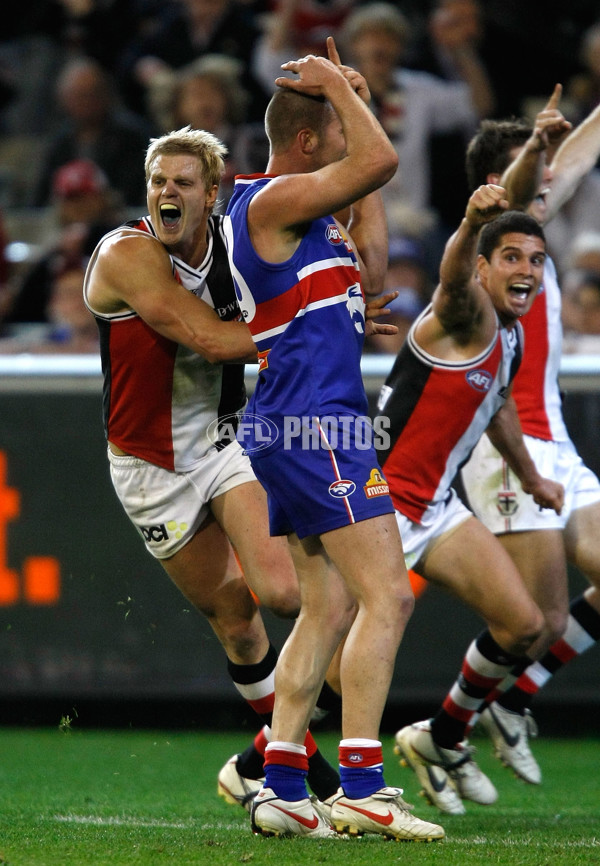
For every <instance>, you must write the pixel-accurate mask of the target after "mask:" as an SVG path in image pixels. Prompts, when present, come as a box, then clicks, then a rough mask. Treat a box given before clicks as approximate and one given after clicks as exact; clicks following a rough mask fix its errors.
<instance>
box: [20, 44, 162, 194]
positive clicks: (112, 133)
mask: <svg viewBox="0 0 600 866" xmlns="http://www.w3.org/2000/svg"><path fill="white" fill-rule="evenodd" d="M56 98H57V101H58V105H59V108H60V109H61V110H62V112H63V113H64V121H63V123H62V125H61V128H60V129H59V130H58V131H57V132H56V133H55V134H54V135H53V136H51V138H50V140H49V141H48V146H47V150H46V153H45V159H44V160H43V163H42V167H41V172H40V180H39V184H38V188H37V191H36V193H35V195H34V204H35V205H36V206H40V207H43V206H45V205H48V204H49V203H50V199H51V191H52V176H53V174H54V172H55V171H56V170H57V169H58V168H59V167H60V166H62V165H64V164H65V163H67V162H70V161H71V160H74V159H92V160H93V161H94V162H96V163H97V165H99V166H100V168H101V169H102V170H103V171H104V172H105V174H106V176H107V177H108V179H109V181H110V184H111V186H112V187H114V188H115V189H116V190H118V191H119V192H120V193H121V195H122V197H123V202H124V204H125V205H126V206H127V207H136V206H138V205H143V204H144V195H145V191H144V175H143V172H142V171H141V169H140V161H141V160H142V158H143V155H144V152H145V148H146V145H147V142H148V138H149V135H150V132H151V129H150V127H149V125H148V124H146V122H145V121H143V120H141V119H140V118H138V117H136V116H135V115H132V114H131V113H130V112H127V111H124V110H123V109H122V108H121V107H120V105H119V100H118V98H117V94H116V93H115V90H114V85H113V82H112V80H111V78H110V77H109V75H108V74H107V73H106V72H105V71H104V70H103V69H102V67H101V66H100V64H99V63H98V62H97V61H95V60H92V59H91V58H86V57H80V58H77V59H75V60H72V61H69V62H68V63H67V64H66V65H65V66H64V67H63V69H62V71H61V73H60V75H59V78H58V81H57V84H56Z"/></svg>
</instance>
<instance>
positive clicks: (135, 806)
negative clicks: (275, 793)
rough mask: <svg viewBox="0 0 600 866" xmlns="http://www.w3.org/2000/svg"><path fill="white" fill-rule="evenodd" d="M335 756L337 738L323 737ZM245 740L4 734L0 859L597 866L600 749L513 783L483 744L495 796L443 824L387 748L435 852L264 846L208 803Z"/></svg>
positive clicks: (549, 744) (384, 846)
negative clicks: (431, 824) (427, 824)
mask: <svg viewBox="0 0 600 866" xmlns="http://www.w3.org/2000/svg"><path fill="white" fill-rule="evenodd" d="M318 739H319V742H320V745H321V750H322V751H323V752H324V754H326V755H327V756H328V757H329V758H330V759H331V760H334V761H335V756H336V745H337V737H336V736H335V735H334V734H331V733H326V734H323V735H322V736H320V737H318ZM248 742H249V739H248V738H247V737H246V736H244V734H242V733H239V734H236V733H215V732H210V733H204V732H194V733H191V732H181V731H177V732H167V731H157V732H148V731H143V732H132V731H129V732H122V731H89V730H77V729H76V728H73V727H72V728H71V729H70V730H60V729H59V728H58V727H57V728H55V729H53V730H50V729H42V730H37V729H23V730H16V729H2V728H0V864H3V866H6V864H10V866H55V864H56V866H79V864H81V866H96V864H98V866H100V864H102V866H128V864H138V866H155V864H157V866H160V864H163V863H175V864H177V866H188V864H202V866H233V864H253V866H263V864H264V866H269V864H277V866H288V864H290V866H295V864H304V866H316V864H328V866H354V864H356V866H379V864H398V863H402V864H407V863H410V864H440V866H469V864H486V866H487V864H501V866H513V864H514V866H517V864H518V866H565V864H586V866H590V864H600V797H599V795H598V793H597V785H598V768H599V756H600V742H599V741H598V740H589V739H588V740H576V741H575V740H544V739H539V740H537V741H536V743H535V752H536V755H537V756H538V758H539V761H540V764H541V766H542V769H543V773H544V784H543V786H542V787H540V788H533V787H531V786H527V785H525V784H524V783H522V782H519V781H517V780H515V779H514V778H513V777H512V775H511V774H510V773H509V771H508V770H506V769H504V768H502V767H501V766H500V765H499V764H498V763H497V761H495V760H494V759H493V758H492V757H491V754H490V746H489V743H488V741H486V740H483V739H478V740H476V741H475V743H476V745H477V746H478V753H477V758H478V760H479V763H480V765H481V766H482V768H483V769H484V770H485V771H486V772H488V773H489V775H490V776H491V777H492V779H493V780H494V782H495V783H496V786H497V787H498V790H499V792H500V798H499V800H498V803H497V804H495V805H494V806H488V807H482V806H476V805H473V804H469V805H468V806H467V814H466V815H464V816H454V817H450V816H443V817H442V816H440V815H439V814H438V813H437V811H436V810H434V809H433V808H432V807H430V806H428V805H427V804H425V802H424V801H423V800H422V799H421V798H420V797H418V796H417V786H416V780H415V778H414V777H413V776H412V774H411V773H410V771H408V770H406V769H404V768H401V767H400V766H399V765H398V764H397V761H396V758H395V757H394V755H393V752H392V743H391V738H390V737H386V740H385V759H386V780H387V782H388V784H394V785H400V786H402V787H404V789H405V797H406V798H407V799H408V800H411V801H412V802H415V803H416V804H417V807H416V811H417V814H419V815H420V816H422V817H426V818H428V819H429V820H436V821H439V822H440V823H442V824H443V826H444V827H445V829H446V833H447V839H446V841H445V842H443V843H431V844H423V843H410V842H409V843H394V842H386V841H384V840H383V839H382V838H379V837H375V836H369V837H366V836H365V837H363V838H362V839H350V840H343V839H342V840H337V839H336V840H331V841H330V840H323V841H320V842H319V841H316V840H307V839H304V840H302V839H291V840H284V839H263V838H262V837H255V836H253V835H252V834H251V832H250V829H249V819H248V816H247V815H246V813H245V812H244V811H243V810H242V809H241V808H238V807H234V806H229V805H227V804H226V803H225V802H223V801H222V800H221V799H219V798H218V797H217V796H216V776H217V773H218V770H219V769H220V767H221V765H222V764H223V763H224V762H225V760H226V759H227V758H228V757H229V756H230V755H231V754H233V753H234V752H236V751H239V750H240V749H242V748H244V747H245V746H246V745H247V743H248Z"/></svg>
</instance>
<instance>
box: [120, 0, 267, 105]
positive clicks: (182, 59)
mask: <svg viewBox="0 0 600 866" xmlns="http://www.w3.org/2000/svg"><path fill="white" fill-rule="evenodd" d="M259 32H260V31H259V29H258V26H257V24H256V23H255V16H254V14H253V12H252V10H251V9H250V8H249V7H246V6H244V5H242V4H240V3H238V2H237V0H180V2H178V3H170V4H168V5H167V6H166V7H165V11H164V14H163V15H162V17H161V18H160V19H159V21H158V24H157V26H156V27H155V28H154V29H153V30H152V31H151V32H150V33H149V34H145V33H142V34H141V35H140V34H138V35H137V36H136V37H135V38H134V39H133V40H132V41H131V43H130V44H129V46H128V47H127V48H126V49H125V51H124V53H123V57H122V61H121V64H120V73H121V76H122V78H121V80H122V81H123V87H124V92H125V94H126V97H127V99H128V100H129V103H130V104H132V105H134V106H135V107H136V110H138V111H144V110H145V105H146V92H147V89H148V87H149V86H150V84H151V82H152V80H153V78H154V77H155V75H157V74H161V73H164V72H165V71H168V70H173V69H180V68H181V67H183V66H187V64H188V63H191V62H192V61H194V60H197V59H198V58H199V57H202V56H204V55H206V54H226V55H227V56H229V57H234V58H236V59H237V60H238V61H240V62H241V63H242V66H243V69H244V84H245V87H246V88H247V90H248V92H249V93H250V96H251V99H250V103H249V107H248V109H249V117H250V119H252V120H256V121H258V120H262V117H263V114H264V109H265V106H266V103H267V98H268V97H267V94H266V93H265V92H264V91H263V89H262V88H261V86H260V85H259V84H258V83H257V82H256V80H255V79H254V78H253V76H252V74H251V72H250V58H251V56H252V50H253V46H254V43H255V42H256V39H257V37H258V35H259Z"/></svg>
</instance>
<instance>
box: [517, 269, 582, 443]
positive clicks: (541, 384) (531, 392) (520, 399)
mask: <svg viewBox="0 0 600 866" xmlns="http://www.w3.org/2000/svg"><path fill="white" fill-rule="evenodd" d="M521 324H522V325H523V330H524V332H525V346H524V351H523V361H522V363H521V367H520V368H519V372H518V373H517V375H516V376H515V381H514V383H513V391H512V394H513V397H514V398H515V402H516V404H517V409H518V411H519V420H520V421H521V427H522V428H523V433H526V434H527V435H528V436H534V437H535V438H536V439H546V440H553V441H555V442H566V441H567V440H568V439H569V434H568V432H567V428H566V426H565V422H564V420H563V415H562V406H561V396H560V390H559V385H558V372H559V368H560V359H561V353H562V338H563V333H562V322H561V296H560V288H559V286H558V281H557V278H556V269H555V267H554V263H553V262H552V260H551V259H550V258H547V259H546V263H545V265H544V278H543V281H542V286H541V288H540V291H539V293H538V295H537V297H536V299H535V301H534V302H533V306H532V307H531V310H530V311H529V312H528V313H527V315H526V316H523V318H522V320H521Z"/></svg>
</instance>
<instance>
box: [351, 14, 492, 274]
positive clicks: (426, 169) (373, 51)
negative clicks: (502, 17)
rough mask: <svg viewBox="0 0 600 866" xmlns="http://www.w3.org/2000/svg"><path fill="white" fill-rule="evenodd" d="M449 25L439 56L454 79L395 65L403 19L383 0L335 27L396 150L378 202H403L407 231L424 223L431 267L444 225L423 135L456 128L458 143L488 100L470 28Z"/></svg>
mask: <svg viewBox="0 0 600 866" xmlns="http://www.w3.org/2000/svg"><path fill="white" fill-rule="evenodd" d="M457 31H458V36H457V37H456V38H453V39H447V40H446V44H445V45H444V49H445V52H446V54H447V56H448V57H450V58H452V59H453V60H454V62H455V68H456V74H457V76H458V80H454V81H448V80H443V79H441V78H439V77H437V76H433V75H431V74H429V73H426V72H420V71H414V70H409V69H406V68H403V66H402V62H403V58H404V53H405V51H406V49H407V46H408V44H409V42H410V39H411V27H410V23H409V21H408V19H407V18H406V17H405V16H404V15H403V14H402V12H400V10H399V9H397V8H396V6H394V5H392V4H391V3H379V2H378V3H368V4H367V5H364V6H359V7H358V8H357V9H355V10H354V11H353V12H352V13H351V14H350V15H349V16H348V18H347V19H346V21H345V23H344V26H343V28H342V31H341V36H342V37H343V42H344V45H345V46H346V50H347V52H349V55H350V58H351V62H353V65H355V66H356V67H357V68H358V69H360V70H361V72H362V74H363V75H364V76H365V78H366V79H367V83H368V85H369V89H370V91H371V97H372V101H373V110H374V111H375V114H376V116H377V117H378V119H379V120H380V122H381V124H382V126H383V128H384V129H385V131H386V132H387V134H388V136H389V137H390V139H391V140H392V142H393V143H394V146H395V148H396V151H397V153H398V156H399V167H398V171H397V172H396V175H395V177H394V178H393V179H392V181H390V183H388V184H387V185H386V187H385V188H384V190H383V196H384V202H385V204H386V209H388V211H389V209H390V207H392V206H393V205H394V203H395V202H397V201H402V202H404V203H405V206H409V208H408V207H407V212H406V216H407V221H408V225H407V230H408V233H409V234H410V233H411V232H412V229H413V225H414V223H415V221H419V222H421V223H422V225H423V226H424V227H425V226H428V228H423V230H422V237H421V239H422V240H423V241H424V242H425V243H426V244H427V247H428V248H429V249H430V250H431V253H430V256H429V261H430V262H431V269H432V271H433V268H434V264H433V263H435V265H437V263H438V262H439V260H440V258H441V252H442V246H443V243H444V242H445V240H446V239H447V237H448V235H449V233H450V230H449V229H448V228H447V227H445V226H443V225H442V224H441V222H440V218H439V214H438V213H436V212H435V211H434V209H433V207H432V189H431V159H430V149H429V148H430V143H431V137H432V136H433V135H434V134H437V133H440V132H444V133H447V132H459V133H461V134H462V136H463V145H466V141H467V139H468V137H470V135H471V134H472V132H473V131H474V128H475V126H476V124H477V121H478V119H480V118H481V117H483V116H485V114H486V113H487V112H488V111H489V110H490V108H491V106H492V105H493V99H492V95H491V92H490V90H489V85H488V82H487V78H486V76H485V73H484V70H483V67H482V64H481V61H480V59H479V57H478V54H477V51H476V46H475V45H474V43H473V38H472V36H471V31H470V30H469V29H468V28H465V29H464V31H463V30H461V29H460V28H457ZM433 32H434V33H435V34H436V38H438V39H441V35H440V34H443V33H446V32H448V31H447V30H445V28H444V26H442V25H439V26H438V27H437V29H435V30H434V31H433ZM465 201H466V192H465Z"/></svg>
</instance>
